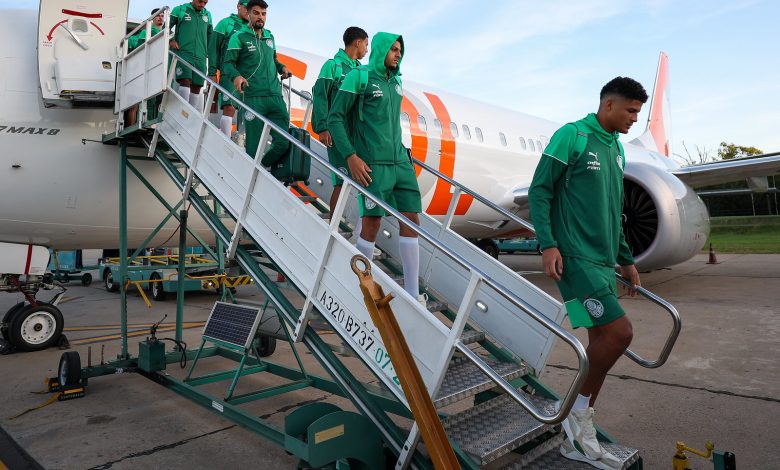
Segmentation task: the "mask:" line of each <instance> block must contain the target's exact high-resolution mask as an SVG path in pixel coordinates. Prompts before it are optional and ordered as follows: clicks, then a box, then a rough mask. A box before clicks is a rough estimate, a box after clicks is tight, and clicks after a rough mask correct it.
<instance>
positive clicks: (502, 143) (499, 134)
mask: <svg viewBox="0 0 780 470" xmlns="http://www.w3.org/2000/svg"><path fill="white" fill-rule="evenodd" d="M498 138H499V139H500V140H501V145H503V146H504V147H506V136H505V135H504V133H503V132H499V133H498Z"/></svg>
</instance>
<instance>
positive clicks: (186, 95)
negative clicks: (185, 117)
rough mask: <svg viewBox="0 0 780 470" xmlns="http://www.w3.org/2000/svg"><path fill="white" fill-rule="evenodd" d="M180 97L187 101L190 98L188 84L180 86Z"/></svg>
mask: <svg viewBox="0 0 780 470" xmlns="http://www.w3.org/2000/svg"><path fill="white" fill-rule="evenodd" d="M176 91H178V92H179V94H180V95H181V97H182V98H184V99H185V100H187V101H189V100H190V87H188V86H180V87H179V89H178V90H176Z"/></svg>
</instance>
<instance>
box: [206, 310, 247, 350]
mask: <svg viewBox="0 0 780 470" xmlns="http://www.w3.org/2000/svg"><path fill="white" fill-rule="evenodd" d="M258 323H260V309H259V308H257V307H249V306H246V305H237V304H230V303H226V302H216V303H214V308H212V309H211V314H210V315H209V319H208V321H207V322H206V327H205V328H204V329H203V338H204V339H209V340H217V341H221V342H223V343H227V344H231V345H234V346H236V347H238V348H242V349H247V348H249V345H250V343H251V342H252V339H254V336H255V331H256V330H257V325H258Z"/></svg>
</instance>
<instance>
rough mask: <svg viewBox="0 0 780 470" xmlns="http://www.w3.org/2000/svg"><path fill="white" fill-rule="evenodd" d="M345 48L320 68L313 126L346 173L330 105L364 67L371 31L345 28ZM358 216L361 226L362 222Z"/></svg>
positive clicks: (336, 185)
mask: <svg viewBox="0 0 780 470" xmlns="http://www.w3.org/2000/svg"><path fill="white" fill-rule="evenodd" d="M343 39H344V49H339V51H338V52H337V53H336V55H335V56H334V57H333V58H332V59H330V60H327V61H325V63H324V64H323V65H322V69H321V70H320V76H319V77H318V78H317V81H316V82H315V83H314V88H313V89H312V94H313V96H314V116H313V119H312V127H313V129H314V132H316V133H317V135H318V136H319V139H320V142H322V143H323V144H324V145H325V146H326V147H328V160H329V161H330V164H331V165H333V166H334V167H336V168H338V169H339V170H340V171H341V172H342V173H347V172H348V171H349V170H347V162H346V161H345V160H344V156H343V155H340V154H339V153H338V150H336V149H335V148H334V147H333V138H332V137H331V136H330V132H329V131H328V113H329V112H330V105H331V103H332V102H333V98H334V97H335V96H336V92H337V91H338V90H339V87H340V86H341V82H343V81H344V77H346V76H347V74H348V73H349V72H351V71H352V69H355V68H358V67H360V60H361V59H362V58H363V57H365V56H366V54H367V53H368V33H366V32H365V31H364V30H362V29H361V28H358V27H357V26H350V27H349V28H347V30H346V31H344V36H343ZM331 179H332V180H333V194H332V195H331V196H330V215H331V217H332V216H333V208H334V207H336V201H338V199H339V194H340V193H341V185H342V184H343V183H344V180H342V179H341V178H339V177H338V176H336V174H335V173H333V174H332V175H331ZM359 221H360V219H359V218H358V224H357V227H359V226H360V225H361V224H360V223H359ZM357 227H356V230H355V232H356V233H360V229H359V228H357Z"/></svg>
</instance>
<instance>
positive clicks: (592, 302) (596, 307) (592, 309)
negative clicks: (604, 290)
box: [582, 299, 604, 318]
mask: <svg viewBox="0 0 780 470" xmlns="http://www.w3.org/2000/svg"><path fill="white" fill-rule="evenodd" d="M582 304H583V305H584V306H585V310H587V311H588V313H589V314H590V316H591V317H593V318H601V316H602V315H604V304H602V303H601V301H600V300H597V299H587V300H586V301H585V302H583V303H582Z"/></svg>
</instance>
